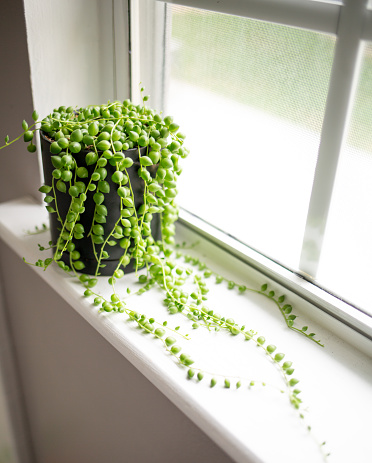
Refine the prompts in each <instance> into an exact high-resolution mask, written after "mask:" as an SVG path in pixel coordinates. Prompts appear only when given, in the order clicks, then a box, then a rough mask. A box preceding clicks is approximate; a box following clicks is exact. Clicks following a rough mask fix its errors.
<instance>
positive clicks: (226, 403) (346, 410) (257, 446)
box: [0, 199, 372, 463]
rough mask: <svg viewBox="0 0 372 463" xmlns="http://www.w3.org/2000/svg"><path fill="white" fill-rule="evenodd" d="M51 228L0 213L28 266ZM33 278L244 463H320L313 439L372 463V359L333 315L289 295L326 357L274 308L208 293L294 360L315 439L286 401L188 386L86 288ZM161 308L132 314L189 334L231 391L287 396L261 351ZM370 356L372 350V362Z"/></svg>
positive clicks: (146, 338) (254, 278) (207, 252)
mask: <svg viewBox="0 0 372 463" xmlns="http://www.w3.org/2000/svg"><path fill="white" fill-rule="evenodd" d="M43 222H44V223H47V215H46V212H45V209H44V207H42V206H40V205H38V204H35V203H34V202H33V200H31V199H22V200H18V201H13V202H9V203H4V204H1V205H0V238H2V239H3V240H4V242H5V243H6V244H8V245H9V246H10V247H11V248H12V249H13V250H14V251H15V252H16V253H17V254H18V255H19V256H20V257H25V258H26V259H27V260H28V261H29V262H35V261H36V260H37V259H39V258H40V257H44V258H45V256H44V254H42V255H40V254H41V253H40V252H39V251H38V246H37V243H40V244H42V245H45V244H47V242H48V241H49V233H48V232H45V233H43V234H40V235H26V234H25V230H32V229H34V227H35V226H39V227H40V226H41V224H42V223H43ZM178 239H179V241H180V242H182V241H184V240H185V241H187V242H188V243H192V242H195V241H196V240H199V241H200V245H198V246H197V247H196V248H194V249H193V250H192V251H191V250H190V251H187V252H189V253H196V255H199V256H200V257H201V258H202V260H203V261H206V263H207V264H208V265H209V266H210V267H212V268H213V269H215V270H216V271H218V272H220V273H221V274H223V275H224V276H226V277H228V278H231V279H233V280H235V281H237V282H239V283H242V284H245V285H247V286H248V285H249V286H250V287H256V288H259V287H260V286H261V284H263V283H265V282H267V283H269V285H270V286H271V287H272V289H273V290H275V291H276V293H277V294H279V292H281V291H283V290H281V289H280V288H279V286H278V285H277V284H274V283H270V282H269V281H268V279H267V278H266V277H263V276H262V275H261V274H259V273H258V272H257V271H255V270H253V269H251V268H250V267H248V266H246V265H245V264H242V263H241V262H239V261H238V260H236V259H234V258H232V257H231V256H229V255H227V254H226V253H225V252H224V251H221V250H219V249H217V248H216V247H215V246H214V245H212V244H210V243H208V242H207V241H203V239H201V238H200V237H196V235H194V234H193V233H192V232H191V231H189V230H187V229H185V228H184V227H182V226H178ZM32 268H33V269H35V271H36V272H37V274H38V275H39V276H40V277H41V278H43V279H44V280H45V281H46V282H47V283H48V284H49V285H50V286H51V287H52V288H53V289H54V290H55V291H56V293H58V294H59V295H60V296H62V297H63V298H64V299H65V300H66V302H68V303H69V304H70V305H71V306H72V307H73V308H74V309H75V310H76V311H77V312H78V313H79V314H80V315H81V316H82V317H83V318H84V319H85V320H86V321H87V322H88V323H90V325H92V326H93V327H94V328H95V329H96V330H97V332H99V333H100V334H101V335H102V336H103V337H104V338H106V339H107V340H108V341H109V342H110V343H111V344H112V345H113V346H114V347H115V348H116V349H117V350H118V351H119V352H120V353H121V354H122V355H124V356H125V357H126V358H127V359H128V360H129V361H130V362H131V363H132V364H133V365H134V366H135V367H136V368H137V369H138V370H139V371H141V372H142V374H143V375H144V376H145V377H146V378H148V379H149V380H150V381H151V382H152V383H153V384H154V385H155V386H156V387H157V388H158V389H159V390H160V391H161V392H162V393H163V394H165V395H166V397H168V398H169V399H170V400H171V401H172V402H173V403H174V404H175V405H176V406H177V407H178V408H179V409H180V410H181V411H183V413H185V415H187V416H188V417H189V418H190V419H191V420H192V421H193V422H194V423H196V424H197V425H198V426H199V427H200V428H201V429H202V430H203V431H204V432H205V433H206V434H207V435H208V436H209V437H210V438H211V439H212V440H213V441H215V442H216V443H217V444H218V445H219V446H220V447H221V448H222V449H223V450H224V451H225V452H226V453H227V454H228V455H230V456H231V458H233V459H234V460H236V461H237V462H241V463H243V462H244V463H246V462H247V461H249V462H264V463H281V462H283V463H284V462H285V463H291V462H293V463H298V462H299V461H301V463H317V462H321V461H323V458H322V454H321V452H320V450H319V446H318V445H317V444H316V442H315V440H314V439H313V437H312V436H314V437H316V439H318V440H319V441H320V442H322V441H326V442H327V446H326V448H325V450H327V451H330V452H331V456H330V457H329V460H328V461H329V462H337V463H343V462H345V463H346V462H347V463H349V462H351V461H357V462H358V463H363V462H367V461H370V458H371V455H372V446H371V439H370V426H368V423H370V417H371V416H372V401H371V397H372V368H371V366H372V362H371V358H370V357H368V356H367V355H366V354H365V353H362V352H361V351H360V350H358V349H357V348H355V347H353V346H351V345H350V344H348V343H347V342H345V341H344V340H342V339H341V338H340V337H337V336H336V335H335V334H332V332H331V331H330V330H329V329H327V328H326V326H328V327H330V326H331V329H332V331H334V330H333V326H336V327H340V324H339V322H337V321H335V320H332V324H333V325H330V317H329V316H328V315H325V314H323V313H320V312H319V310H315V309H314V310H313V309H312V308H311V306H310V304H308V303H305V302H303V301H301V300H300V299H299V298H298V297H297V296H295V295H291V294H289V292H288V291H283V293H284V294H286V295H287V300H288V301H289V303H291V304H292V305H293V307H294V313H296V314H297V315H299V319H300V323H301V326H303V325H309V327H311V329H312V331H314V332H315V333H316V334H317V337H319V338H320V339H321V340H322V342H323V343H324V344H325V347H324V348H321V347H319V346H318V345H316V344H315V343H312V342H311V341H309V340H308V339H305V338H304V337H302V336H300V335H299V334H297V333H295V332H292V331H289V330H288V328H287V327H286V326H284V324H283V320H282V316H281V314H280V313H279V311H278V309H277V308H276V307H275V306H274V304H273V303H272V302H271V301H270V300H268V299H266V298H264V297H262V296H260V295H257V294H253V293H246V294H245V295H243V296H242V295H238V294H237V291H228V290H227V288H226V286H224V285H218V286H217V285H214V284H213V283H212V281H211V282H210V283H209V285H208V286H209V288H210V293H209V294H208V307H210V308H213V310H215V311H216V312H219V313H221V314H223V315H225V316H230V317H232V318H234V319H235V320H236V321H238V322H239V323H241V324H243V323H245V325H246V327H247V329H251V328H252V329H254V330H256V331H257V332H258V333H259V334H262V335H264V336H265V337H266V339H267V340H268V342H269V343H273V344H275V345H277V346H278V351H280V352H284V353H286V359H288V360H291V361H293V364H294V367H295V370H296V371H295V374H294V376H295V377H296V378H298V379H300V383H299V385H298V386H299V389H301V390H302V394H301V398H302V399H303V401H304V405H305V406H307V408H308V412H307V413H306V415H305V423H306V425H307V424H309V425H311V427H312V429H313V432H312V434H309V433H308V432H307V430H306V427H305V426H304V424H303V423H302V421H301V420H300V419H299V418H298V413H297V412H296V411H295V410H294V409H293V408H292V407H291V406H290V404H289V402H288V397H287V395H286V394H281V393H280V392H279V391H278V390H277V389H276V388H272V387H269V386H266V387H260V386H257V387H256V386H255V387H254V388H252V389H251V390H248V387H247V386H248V381H242V387H241V388H240V389H238V390H236V389H235V388H234V387H232V388H231V389H230V390H226V389H225V388H224V387H223V380H220V381H219V383H218V385H217V386H216V387H215V388H213V389H210V387H209V380H208V377H207V375H206V380H203V381H202V382H201V383H200V384H197V383H196V381H194V380H186V370H184V369H182V368H180V367H179V366H178V365H177V364H176V363H175V362H174V361H173V360H172V358H170V357H169V356H168V355H167V354H166V353H165V351H164V349H163V347H162V345H161V343H160V342H158V341H156V340H154V339H152V336H151V335H144V334H143V333H142V332H140V331H139V330H138V329H136V328H135V325H134V324H133V323H132V322H129V321H127V319H126V316H125V315H123V314H101V313H99V312H98V309H97V308H95V307H93V306H92V305H91V304H90V303H89V301H88V300H87V299H85V298H83V297H81V294H82V291H81V287H80V286H79V285H77V284H76V281H75V280H74V279H72V278H71V277H69V276H68V275H66V274H64V273H63V272H62V271H60V269H59V268H57V266H55V267H53V266H51V267H50V268H49V269H48V270H47V271H46V272H43V271H42V270H41V269H39V268H35V267H32ZM102 280H104V279H102ZM120 284H121V285H123V286H122V287H123V291H124V290H125V289H126V287H127V286H131V287H132V288H134V287H135V278H134V276H133V275H127V276H126V277H125V278H124V279H123V280H121V282H120ZM105 287H107V288H108V286H107V284H105V282H104V281H102V282H101V281H100V282H99V285H98V289H99V291H102V292H104V291H106V289H105ZM162 299H163V295H162V294H161V293H160V292H159V291H157V290H152V291H150V292H148V293H145V294H143V295H142V296H141V297H138V296H133V297H132V298H131V299H129V301H128V306H129V307H131V308H133V310H136V311H138V312H141V313H145V314H147V315H148V316H153V317H154V318H155V319H156V320H158V321H163V320H166V319H167V320H169V326H173V327H176V326H181V329H180V332H181V333H183V334H185V333H189V334H190V337H191V339H192V341H185V340H183V339H182V338H180V340H178V339H177V343H178V344H180V345H182V346H184V351H185V352H187V353H189V354H190V355H191V356H192V357H193V358H194V360H195V364H197V367H200V368H202V369H204V370H205V371H211V372H213V373H214V374H218V373H220V374H222V375H226V376H227V377H229V378H230V379H231V382H232V385H233V384H234V381H233V376H242V377H243V378H247V379H249V380H251V379H253V380H256V381H257V382H258V381H265V382H266V383H267V384H270V385H274V386H277V387H279V388H282V387H283V385H282V382H281V379H280V376H279V374H278V373H277V371H276V370H275V368H273V366H272V365H271V364H270V362H268V361H267V359H265V358H264V356H263V355H262V353H261V350H258V349H257V348H255V346H254V344H253V343H249V342H244V341H243V339H242V338H241V337H239V336H238V337H232V336H229V335H228V334H226V333H218V334H217V335H216V334H214V333H208V332H207V331H206V330H204V329H198V330H195V331H194V330H192V328H191V323H190V322H189V321H188V320H187V319H186V318H185V317H183V316H182V315H179V314H177V315H172V316H169V314H168V313H167V312H166V311H165V308H164V306H163V304H162ZM305 312H306V314H305ZM344 333H345V334H346V336H347V337H348V339H356V340H361V338H360V337H359V335H358V334H356V333H353V332H352V331H351V330H349V329H348V328H345V329H344ZM370 346H371V344H369V343H367V342H366V343H364V347H365V348H367V349H369V353H371V349H370ZM367 352H368V351H367ZM209 378H210V377H209ZM186 444H187V443H185V445H186Z"/></svg>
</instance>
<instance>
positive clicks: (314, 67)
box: [166, 5, 335, 268]
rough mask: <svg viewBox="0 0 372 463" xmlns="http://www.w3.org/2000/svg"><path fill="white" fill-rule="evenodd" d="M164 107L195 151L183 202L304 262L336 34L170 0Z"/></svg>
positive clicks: (279, 256) (293, 262)
mask: <svg viewBox="0 0 372 463" xmlns="http://www.w3.org/2000/svg"><path fill="white" fill-rule="evenodd" d="M167 11H168V14H169V21H168V24H169V30H168V31H167V37H168V47H167V50H168V53H167V60H168V65H167V69H168V80H169V85H168V86H167V88H169V92H168V95H167V99H166V110H167V112H169V113H170V114H172V115H173V116H174V117H175V120H176V121H177V122H178V123H179V124H180V125H181V127H182V129H183V131H184V132H185V133H186V135H187V139H186V140H187V145H188V147H189V148H190V156H189V158H188V159H187V162H185V163H184V172H183V174H182V176H181V177H180V181H179V196H178V203H179V204H180V205H181V206H182V207H184V208H185V209H187V210H189V211H191V212H193V213H194V214H196V215H198V216H200V217H201V218H203V219H204V220H206V221H208V222H210V223H212V224H213V225H215V226H217V227H218V228H220V229H222V230H223V231H225V232H226V233H228V234H230V235H232V236H234V237H236V238H237V239H239V240H241V241H243V242H244V243H247V244H249V245H250V246H252V247H253V248H255V249H257V250H259V251H261V252H263V253H264V254H266V255H268V256H269V257H272V258H274V259H275V260H277V261H280V262H283V263H284V264H285V265H287V266H288V267H292V268H297V266H298V261H299V256H300V251H301V245H302V239H303V233H304V228H305V223H306V216H307V210H308V204H309V199H310V194H311V187H312V181H313V175H314V169H315V164H316V159H317V151H318V146H319V139H320V131H321V127H322V120H323V115H324V108H325V101H326V96H327V91H328V84H329V77H330V71H331V66H332V60H333V53H334V44H335V39H334V37H332V36H328V35H324V34H320V33H316V32H310V31H305V30H300V29H296V28H290V27H286V26H281V25H275V24H269V23H265V22H262V21H256V20H250V19H246V18H241V17H237V16H232V15H225V14H219V13H212V12H207V11H203V10H198V9H192V8H187V7H181V6H174V5H168V6H167Z"/></svg>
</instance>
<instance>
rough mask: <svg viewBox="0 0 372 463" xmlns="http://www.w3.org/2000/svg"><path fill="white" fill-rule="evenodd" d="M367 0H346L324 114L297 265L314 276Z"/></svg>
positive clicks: (346, 117) (349, 100) (352, 84)
mask: <svg viewBox="0 0 372 463" xmlns="http://www.w3.org/2000/svg"><path fill="white" fill-rule="evenodd" d="M365 15H366V0H345V4H344V6H343V7H342V9H341V12H340V20H339V28H338V33H337V35H338V37H337V42H336V48H335V56H334V62H333V67H332V74H331V79H330V87H329V93H328V98H327V104H326V110H325V114H324V120H323V127H322V134H321V141H320V146H319V153H318V160H317V165H316V169H315V176H314V182H313V188H312V193H311V198H310V205H309V210H308V216H307V222H306V228H305V233H304V238H303V244H302V253H301V257H300V264H299V268H300V270H301V271H302V272H304V273H305V274H307V275H309V276H311V277H312V278H315V277H316V273H317V269H318V265H319V259H320V254H321V250H322V244H323V238H324V233H325V228H326V222H327V217H328V211H329V208H330V203H331V198H332V191H333V186H334V182H335V177H336V170H337V164H338V159H339V155H340V150H341V146H342V142H343V139H344V135H345V131H346V130H345V129H346V127H347V123H348V119H349V115H350V109H351V103H352V101H353V95H354V92H355V86H356V85H355V84H356V77H357V76H358V73H359V66H358V64H359V63H360V61H361V56H360V49H361V34H362V30H363V24H364V18H365Z"/></svg>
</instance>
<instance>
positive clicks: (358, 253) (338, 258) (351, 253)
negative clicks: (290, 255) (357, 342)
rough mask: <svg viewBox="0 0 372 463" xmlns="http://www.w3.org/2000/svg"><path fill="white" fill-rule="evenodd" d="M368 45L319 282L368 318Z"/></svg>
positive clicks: (371, 99)
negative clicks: (359, 308) (364, 311)
mask: <svg viewBox="0 0 372 463" xmlns="http://www.w3.org/2000/svg"><path fill="white" fill-rule="evenodd" d="M371 128H372V44H371V43H368V44H367V45H366V46H365V48H364V54H363V62H362V68H361V72H360V75H359V82H358V86H357V91H356V97H355V100H354V107H353V110H352V115H351V122H350V127H349V130H348V134H347V138H346V142H345V143H344V145H343V148H342V151H341V156H340V161H339V165H338V169H337V176H336V183H335V188H334V192H333V197H332V203H331V208H330V212H329V217H328V223H327V229H326V234H325V238H324V244H323V250H322V255H321V259H320V265H319V270H318V280H319V282H320V283H321V284H323V285H325V286H327V287H328V288H329V289H330V290H332V291H334V292H336V293H338V294H341V295H342V296H343V297H345V298H346V299H347V300H349V301H350V302H352V303H354V304H356V305H358V306H360V307H361V308H363V309H364V310H366V311H368V312H369V313H370V314H371V315H372V302H371V297H370V291H369V288H370V286H371V280H372V244H371V243H372V181H371V179H372V130H371Z"/></svg>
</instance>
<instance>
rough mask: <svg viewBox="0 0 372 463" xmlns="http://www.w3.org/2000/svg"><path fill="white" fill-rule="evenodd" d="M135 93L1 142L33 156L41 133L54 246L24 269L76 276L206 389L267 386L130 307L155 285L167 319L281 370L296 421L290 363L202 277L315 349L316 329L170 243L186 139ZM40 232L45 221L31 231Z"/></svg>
mask: <svg viewBox="0 0 372 463" xmlns="http://www.w3.org/2000/svg"><path fill="white" fill-rule="evenodd" d="M141 94H142V104H141V105H134V104H133V103H132V102H131V101H129V100H125V101H124V102H119V101H115V102H108V103H107V105H101V106H88V107H86V108H75V109H74V108H72V107H65V106H61V107H59V108H58V109H55V110H54V111H53V112H52V113H51V114H50V115H49V116H47V117H45V118H44V119H42V120H39V116H38V114H37V113H36V112H34V113H33V115H32V117H33V120H34V124H32V125H31V126H30V127H29V126H28V124H27V122H26V121H23V123H22V129H23V133H22V134H21V135H20V136H19V137H17V138H16V139H15V140H13V141H9V137H6V139H5V142H6V144H5V145H4V146H3V147H0V149H2V148H4V147H5V146H8V145H10V144H11V143H13V142H15V141H16V140H18V139H20V138H22V137H23V139H24V141H25V142H26V143H28V147H27V149H28V151H29V152H35V151H36V145H35V143H34V136H35V133H36V132H38V131H40V133H41V143H42V147H43V164H44V171H45V178H46V183H45V184H44V185H43V186H42V187H41V188H40V189H39V191H40V192H42V193H44V194H45V197H44V201H45V203H46V209H47V211H48V212H49V214H50V218H51V233H52V240H51V241H50V242H49V243H48V246H47V247H46V246H42V245H41V244H39V245H38V246H39V250H40V251H46V250H52V251H53V254H52V257H47V258H45V259H38V261H37V262H35V263H31V265H35V266H37V267H40V268H43V269H44V270H46V269H47V268H48V267H49V266H50V265H51V264H52V263H55V264H57V265H58V266H59V267H60V268H61V269H62V270H63V271H65V272H67V273H68V274H70V275H72V276H74V277H76V278H77V279H78V280H79V282H80V283H81V285H82V287H83V291H84V296H85V297H86V298H89V299H90V300H91V301H92V304H93V306H95V307H97V308H98V309H99V311H101V312H119V313H123V314H125V315H126V316H127V317H128V318H129V320H130V321H131V322H133V324H134V325H135V326H137V327H139V328H140V329H141V330H142V331H143V332H144V333H147V334H150V335H151V336H153V337H154V339H155V340H156V341H159V342H161V343H162V345H163V347H164V349H165V351H166V352H167V354H168V355H169V356H170V357H171V358H172V359H173V360H174V361H175V362H177V363H178V364H179V365H181V366H182V367H184V368H185V369H186V371H187V373H186V376H187V378H188V379H189V380H192V381H196V382H201V381H203V380H204V379H205V378H208V379H207V381H208V383H209V386H210V387H212V388H213V387H215V386H216V385H217V384H222V385H223V387H225V388H226V389H230V388H231V387H232V386H235V387H236V388H240V387H243V386H244V385H245V386H247V387H248V388H252V387H253V386H255V385H258V384H259V385H261V386H266V383H264V382H263V381H260V380H257V379H252V378H243V377H234V378H228V377H225V376H223V375H220V374H216V373H213V372H209V371H207V370H206V369H205V368H202V366H201V365H198V364H197V363H196V364H195V361H194V359H193V358H192V357H191V356H190V355H188V354H187V353H186V352H183V349H182V348H181V346H180V345H178V344H177V337H182V338H183V339H190V336H189V335H188V334H185V335H184V334H181V333H180V327H179V326H177V327H175V328H170V327H169V326H168V321H166V320H165V321H163V322H158V321H157V320H155V319H154V318H152V317H150V318H149V317H148V316H146V314H141V313H138V312H136V311H133V310H132V309H131V308H130V307H129V306H128V299H129V298H130V297H133V296H134V295H141V294H143V293H145V292H147V291H150V290H152V289H156V288H157V289H158V290H159V289H160V290H161V291H162V292H163V294H164V306H165V307H166V309H167V311H168V313H169V314H170V315H172V314H181V315H183V316H184V317H185V318H186V319H187V320H189V322H190V324H191V325H190V326H191V327H192V329H194V330H196V329H198V328H200V327H202V328H205V329H206V330H207V331H213V332H220V331H222V332H227V333H229V334H230V335H231V336H233V337H237V338H240V339H241V340H244V341H245V342H250V343H251V344H254V345H255V346H257V348H258V349H259V350H260V351H261V352H263V353H264V354H265V355H264V357H265V358H266V359H267V361H269V362H270V364H272V365H273V366H274V368H275V369H276V370H277V372H278V373H279V375H280V377H281V381H282V384H283V388H282V389H281V390H280V391H281V392H282V393H286V394H287V396H288V399H289V402H290V404H291V405H292V406H293V407H294V408H295V409H296V410H298V412H299V414H300V417H301V418H303V417H304V414H303V407H302V400H301V398H300V397H299V395H300V393H301V390H300V389H298V383H299V380H298V379H296V378H295V377H293V373H294V366H293V364H292V362H291V361H290V360H287V359H286V358H285V357H286V356H285V354H284V353H282V352H280V351H279V350H278V349H277V347H276V346H275V345H274V344H272V343H269V342H267V340H266V338H265V336H264V335H263V334H261V333H258V332H256V331H255V330H253V329H251V328H249V327H247V326H246V325H244V324H241V323H238V322H236V321H235V320H234V319H232V318H231V317H229V316H228V315H222V314H219V313H217V312H215V311H214V310H213V309H211V308H209V307H207V305H206V304H207V301H208V292H209V288H208V286H207V280H208V279H209V278H210V277H212V276H213V277H214V279H215V283H216V284H220V283H225V284H226V285H227V288H228V289H229V290H234V289H237V290H238V292H239V293H240V294H244V293H245V292H247V291H250V292H254V293H257V294H260V295H262V296H263V297H266V298H269V299H270V300H272V301H273V302H274V304H275V305H276V306H277V307H278V309H279V310H280V312H281V314H282V316H283V318H284V320H285V323H286V325H287V326H288V328H290V329H291V330H294V331H296V332H298V333H300V334H301V335H303V336H305V337H306V338H308V339H310V340H311V341H313V342H315V343H316V344H318V345H320V346H322V344H321V342H320V341H319V340H316V339H315V334H314V333H309V334H308V332H307V331H308V328H307V326H303V327H302V328H301V329H300V328H298V327H296V326H295V325H294V322H295V320H296V319H297V316H296V315H294V314H293V312H292V310H293V309H292V306H291V305H290V304H288V303H286V301H285V299H286V298H285V295H280V296H279V297H278V296H276V294H275V292H274V291H272V290H270V288H269V287H268V285H267V284H266V283H265V284H263V285H262V286H261V287H260V288H259V289H255V288H249V287H247V286H245V285H242V284H237V283H236V282H234V281H232V280H228V279H226V278H225V277H223V276H221V275H219V274H217V273H216V272H214V271H213V270H212V269H210V268H208V267H207V265H206V264H205V263H203V262H201V261H200V260H199V259H198V258H195V257H192V256H191V255H189V254H186V253H183V252H182V247H181V246H175V245H174V243H175V241H174V234H175V226H174V222H175V221H176V220H177V218H178V207H177V205H176V203H175V197H176V196H177V178H178V176H179V175H180V174H181V172H182V168H181V167H180V165H179V162H180V160H181V159H184V158H186V157H187V155H188V150H187V149H186V148H185V147H184V146H183V143H184V139H185V135H184V134H183V133H182V132H180V131H179V126H178V124H176V123H175V122H174V121H173V118H172V117H170V116H167V117H163V116H162V115H161V114H159V113H157V112H156V111H154V110H153V109H150V108H148V107H147V106H146V101H147V99H148V97H147V96H143V89H141ZM46 229H47V227H46V226H45V225H43V226H42V228H41V229H40V228H38V227H35V231H34V232H28V233H29V234H30V233H40V232H43V231H45V230H46ZM87 249H88V251H87ZM24 260H25V259H24ZM25 262H26V260H25ZM27 263H29V262H27ZM29 264H30V263H29ZM140 269H142V272H141V273H140V274H139V270H140ZM132 271H134V272H135V273H136V275H137V277H138V283H139V285H140V286H139V289H137V290H136V291H131V290H130V288H127V289H126V295H125V296H123V295H121V292H122V285H123V284H121V285H120V290H118V284H119V280H122V279H123V277H124V275H125V273H129V272H132ZM102 275H106V276H108V277H109V278H108V284H109V285H110V296H109V297H105V296H104V295H102V294H100V293H99V292H98V291H96V290H95V287H96V285H97V283H98V279H99V278H100V276H102ZM309 430H310V429H309Z"/></svg>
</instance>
